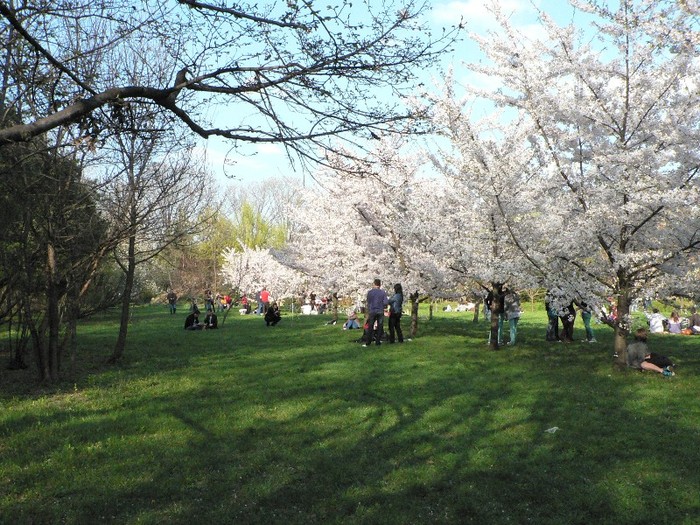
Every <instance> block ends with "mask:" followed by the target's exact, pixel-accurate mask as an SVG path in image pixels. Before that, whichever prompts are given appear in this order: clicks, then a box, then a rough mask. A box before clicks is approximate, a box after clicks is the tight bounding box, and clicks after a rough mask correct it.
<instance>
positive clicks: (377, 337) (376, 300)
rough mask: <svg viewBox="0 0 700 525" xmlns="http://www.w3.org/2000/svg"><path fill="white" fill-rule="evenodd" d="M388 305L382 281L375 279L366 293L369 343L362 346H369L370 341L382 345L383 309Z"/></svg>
mask: <svg viewBox="0 0 700 525" xmlns="http://www.w3.org/2000/svg"><path fill="white" fill-rule="evenodd" d="M388 304H389V297H387V295H386V292H385V291H384V290H382V281H380V280H379V279H375V280H374V286H373V287H372V289H371V290H369V291H368V292H367V322H368V323H369V329H370V333H369V341H368V342H367V344H363V345H362V346H368V345H371V344H372V341H375V342H376V345H377V346H379V345H380V344H382V335H383V334H384V309H385V308H386V305H388ZM375 321H376V323H377V328H376V329H375V328H374V326H375V325H374V323H375Z"/></svg>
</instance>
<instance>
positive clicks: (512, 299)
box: [503, 288, 521, 346]
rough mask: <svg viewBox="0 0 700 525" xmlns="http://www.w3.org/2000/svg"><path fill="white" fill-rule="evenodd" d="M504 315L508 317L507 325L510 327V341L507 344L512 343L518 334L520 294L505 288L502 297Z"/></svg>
mask: <svg viewBox="0 0 700 525" xmlns="http://www.w3.org/2000/svg"><path fill="white" fill-rule="evenodd" d="M503 302H504V307H505V315H506V317H507V318H508V326H509V328H510V341H508V343H507V344H509V345H511V346H512V345H514V344H515V339H516V337H517V335H518V321H519V320H520V315H521V310H520V295H518V292H516V291H515V290H511V289H510V288H506V290H505V297H504V298H503Z"/></svg>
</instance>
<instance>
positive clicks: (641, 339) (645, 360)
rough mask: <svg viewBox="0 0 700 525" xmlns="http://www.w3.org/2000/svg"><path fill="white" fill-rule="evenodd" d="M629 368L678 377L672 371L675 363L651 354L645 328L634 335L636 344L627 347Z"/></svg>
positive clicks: (664, 357)
mask: <svg viewBox="0 0 700 525" xmlns="http://www.w3.org/2000/svg"><path fill="white" fill-rule="evenodd" d="M627 366H628V367H630V368H637V369H639V370H651V371H652V372H658V373H659V374H663V375H664V376H666V377H670V376H674V375H676V374H675V373H674V372H673V370H671V368H673V362H672V361H671V360H670V359H669V358H668V357H666V356H663V355H659V354H656V353H654V352H649V347H648V346H647V331H646V329H645V328H640V329H639V330H637V332H636V333H635V335H634V343H632V344H631V345H629V346H628V347H627Z"/></svg>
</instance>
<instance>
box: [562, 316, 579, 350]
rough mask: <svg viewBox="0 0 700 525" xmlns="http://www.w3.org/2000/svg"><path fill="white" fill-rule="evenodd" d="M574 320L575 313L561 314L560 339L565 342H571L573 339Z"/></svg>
mask: <svg viewBox="0 0 700 525" xmlns="http://www.w3.org/2000/svg"><path fill="white" fill-rule="evenodd" d="M575 321H576V316H575V315H564V316H561V325H562V331H561V340H562V341H564V342H565V343H571V342H572V341H573V340H574V322H575Z"/></svg>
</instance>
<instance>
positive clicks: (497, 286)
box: [486, 283, 505, 346]
mask: <svg viewBox="0 0 700 525" xmlns="http://www.w3.org/2000/svg"><path fill="white" fill-rule="evenodd" d="M503 288H504V285H503V283H494V284H493V289H492V290H489V293H488V295H487V296H486V306H487V307H488V309H489V311H490V312H491V316H490V319H491V322H492V323H493V316H494V315H495V316H497V325H498V332H497V333H498V335H497V339H496V341H497V342H498V345H499V346H500V345H502V344H503V320H504V317H505V315H504V312H505V293H504V292H503ZM489 344H491V330H489Z"/></svg>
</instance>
